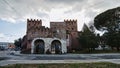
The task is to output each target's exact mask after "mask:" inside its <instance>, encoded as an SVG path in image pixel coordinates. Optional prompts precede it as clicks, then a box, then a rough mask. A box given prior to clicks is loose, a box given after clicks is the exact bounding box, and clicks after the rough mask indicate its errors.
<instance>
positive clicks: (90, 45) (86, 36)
mask: <svg viewBox="0 0 120 68" xmlns="http://www.w3.org/2000/svg"><path fill="white" fill-rule="evenodd" d="M79 41H80V44H81V47H82V48H84V49H89V50H90V51H91V50H94V49H95V48H96V47H98V42H97V36H95V34H94V32H91V31H90V29H89V28H88V27H87V25H86V24H84V26H83V31H82V32H81V35H80V36H79Z"/></svg>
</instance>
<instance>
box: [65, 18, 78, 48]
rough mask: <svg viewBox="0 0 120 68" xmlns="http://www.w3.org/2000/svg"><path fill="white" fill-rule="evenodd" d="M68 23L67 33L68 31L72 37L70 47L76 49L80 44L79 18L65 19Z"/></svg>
mask: <svg viewBox="0 0 120 68" xmlns="http://www.w3.org/2000/svg"><path fill="white" fill-rule="evenodd" d="M64 22H65V23H66V33H67V38H69V39H70V43H69V45H70V46H71V47H70V48H71V49H72V50H74V49H75V50H76V48H78V46H79V41H78V30H77V20H75V19H73V20H71V19H70V20H68V19H67V20H64Z"/></svg>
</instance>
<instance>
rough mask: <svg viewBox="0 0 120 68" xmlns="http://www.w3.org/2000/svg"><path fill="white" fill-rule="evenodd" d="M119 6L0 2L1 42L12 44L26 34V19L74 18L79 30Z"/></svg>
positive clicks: (97, 1) (88, 0)
mask: <svg viewBox="0 0 120 68" xmlns="http://www.w3.org/2000/svg"><path fill="white" fill-rule="evenodd" d="M119 6H120V0H0V42H14V40H15V39H18V38H22V37H23V36H24V35H25V34H26V26H27V25H26V22H27V19H41V20H42V25H43V26H46V27H49V25H50V23H49V22H50V21H61V22H62V21H64V19H77V23H78V31H80V30H81V29H82V26H83V24H84V23H86V24H88V23H93V20H94V17H95V16H97V15H98V14H100V13H102V12H104V11H106V10H108V9H112V8H116V7H119Z"/></svg>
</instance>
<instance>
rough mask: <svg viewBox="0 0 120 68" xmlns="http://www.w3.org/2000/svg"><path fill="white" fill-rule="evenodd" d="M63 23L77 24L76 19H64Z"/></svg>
mask: <svg viewBox="0 0 120 68" xmlns="http://www.w3.org/2000/svg"><path fill="white" fill-rule="evenodd" d="M64 22H77V19H66V20H65V19H64Z"/></svg>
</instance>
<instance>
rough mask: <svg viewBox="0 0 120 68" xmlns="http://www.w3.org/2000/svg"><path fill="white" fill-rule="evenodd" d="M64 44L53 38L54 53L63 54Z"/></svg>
mask: <svg viewBox="0 0 120 68" xmlns="http://www.w3.org/2000/svg"><path fill="white" fill-rule="evenodd" d="M61 52H62V44H61V42H60V41H59V40H53V41H52V42H51V53H52V54H61Z"/></svg>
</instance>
